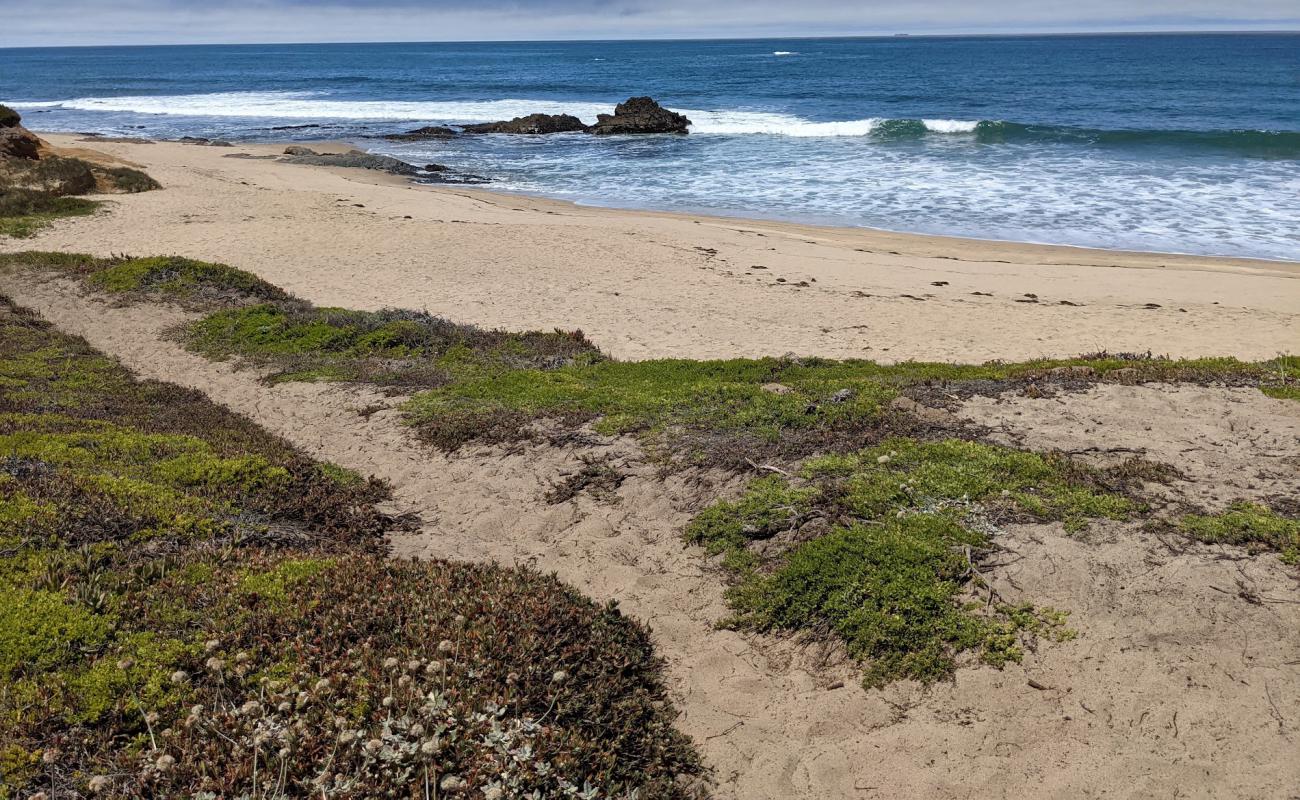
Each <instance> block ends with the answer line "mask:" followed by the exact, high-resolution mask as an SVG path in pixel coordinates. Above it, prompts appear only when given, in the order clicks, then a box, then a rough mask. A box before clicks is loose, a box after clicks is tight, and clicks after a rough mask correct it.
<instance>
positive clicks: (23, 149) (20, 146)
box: [0, 106, 41, 160]
mask: <svg viewBox="0 0 1300 800" xmlns="http://www.w3.org/2000/svg"><path fill="white" fill-rule="evenodd" d="M22 121H23V118H22V117H21V116H20V115H19V114H18V112H17V111H14V110H13V109H12V108H10V107H9V106H0V158H22V159H29V160H31V159H37V158H40V157H41V140H40V139H38V138H37V137H36V134H34V133H32V132H31V131H29V130H27V129H26V128H24V127H23V126H22V124H21V123H22Z"/></svg>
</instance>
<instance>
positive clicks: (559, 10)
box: [0, 0, 1300, 69]
mask: <svg viewBox="0 0 1300 800" xmlns="http://www.w3.org/2000/svg"><path fill="white" fill-rule="evenodd" d="M0 21H2V22H0V47H23V46H56V45H96V44H191V43H240V42H363V41H364V42H380V41H465V40H469V41H485V40H540V39H636V38H696V37H698V38H735V37H751V36H752V37H768V36H771V37H777V36H825V35H834V36H845V35H873V34H892V33H901V32H906V33H912V34H950V33H1046V32H1051V33H1069V32H1088V31H1153V30H1297V29H1300V3H1297V2H1296V0H1142V2H1134V0H1071V1H1070V2H1061V1H1060V0H797V1H796V0H0ZM0 69H3V63H2V62H0Z"/></svg>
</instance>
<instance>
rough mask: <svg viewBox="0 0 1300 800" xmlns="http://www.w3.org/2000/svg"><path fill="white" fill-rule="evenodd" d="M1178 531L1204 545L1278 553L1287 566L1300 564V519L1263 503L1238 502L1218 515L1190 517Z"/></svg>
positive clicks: (1182, 520)
mask: <svg viewBox="0 0 1300 800" xmlns="http://www.w3.org/2000/svg"><path fill="white" fill-rule="evenodd" d="M1178 529H1179V530H1181V531H1182V532H1183V533H1185V534H1187V535H1188V536H1190V537H1192V538H1193V539H1196V540H1197V541H1200V542H1206V543H1209V544H1234V545H1242V546H1244V547H1247V548H1250V549H1252V550H1258V551H1275V552H1277V553H1279V554H1280V555H1281V557H1282V561H1283V562H1284V563H1287V564H1292V565H1295V564H1300V519H1296V518H1295V517H1294V516H1287V515H1284V514H1281V513H1279V512H1277V511H1275V510H1273V509H1272V508H1269V507H1268V506H1266V505H1262V504H1260V503H1250V502H1246V501H1238V502H1236V503H1233V504H1231V505H1230V506H1228V508H1227V509H1225V510H1224V511H1222V512H1220V513H1217V514H1187V515H1185V516H1184V517H1183V518H1182V519H1181V520H1179V522H1178Z"/></svg>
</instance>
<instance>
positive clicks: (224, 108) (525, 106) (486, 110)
mask: <svg viewBox="0 0 1300 800" xmlns="http://www.w3.org/2000/svg"><path fill="white" fill-rule="evenodd" d="M10 105H12V106H14V107H15V108H18V109H19V110H23V109H37V108H66V109H73V110H77V111H105V112H132V113H137V114H160V115H172V116H190V117H248V118H266V119H336V120H409V121H425V122H428V121H436V122H453V123H454V122H492V121H495V120H500V119H511V118H513V117H522V116H526V115H528V114H573V115H575V116H577V117H578V118H580V119H582V120H583V121H585V122H588V123H590V122H595V120H596V115H597V114H603V113H609V112H611V111H613V105H612V104H609V103H590V102H573V101H567V100H520V99H505V100H445V101H400V100H335V99H331V98H330V97H329V96H328V95H324V94H321V93H316V92H223V93H214V94H186V95H159V96H123V97H82V98H78V99H75V100H59V101H43V102H29V103H11V104H10ZM677 110H680V111H681V112H682V113H684V114H686V116H688V117H690V118H691V121H692V123H693V124H692V125H691V131H692V132H693V133H699V134H719V135H732V136H737V135H745V134H767V135H772V136H795V137H817V136H867V135H869V134H870V133H871V132H872V131H874V130H875V129H876V128H878V127H880V125H881V124H882V123H883V122H885V120H884V119H880V118H876V117H871V118H867V119H855V120H845V121H839V122H816V121H813V120H809V119H804V118H803V117H798V116H795V115H792V114H780V113H775V112H767V111H739V110H736V111H709V110H699V109H677ZM924 124H925V127H926V129H927V130H929V131H931V132H933V133H969V132H970V131H973V130H974V129H975V126H976V125H977V124H978V123H977V122H973V121H968V120H950V119H927V120H924Z"/></svg>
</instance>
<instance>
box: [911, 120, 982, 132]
mask: <svg viewBox="0 0 1300 800" xmlns="http://www.w3.org/2000/svg"><path fill="white" fill-rule="evenodd" d="M921 122H923V123H924V124H925V129H926V130H928V131H930V132H931V133H972V132H973V131H974V130H975V127H976V126H977V125H979V122H978V121H975V122H972V121H971V120H967V119H923V120H921Z"/></svg>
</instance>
